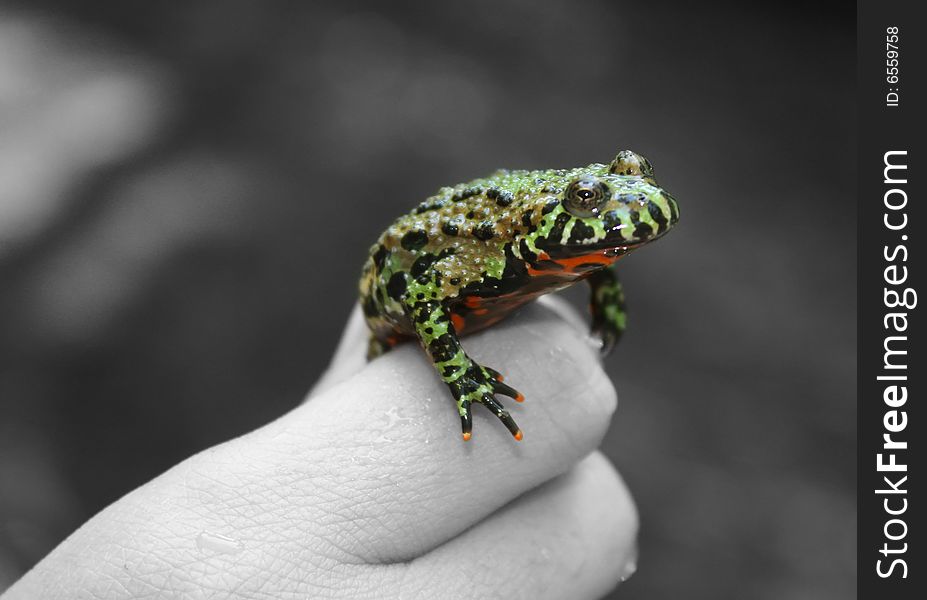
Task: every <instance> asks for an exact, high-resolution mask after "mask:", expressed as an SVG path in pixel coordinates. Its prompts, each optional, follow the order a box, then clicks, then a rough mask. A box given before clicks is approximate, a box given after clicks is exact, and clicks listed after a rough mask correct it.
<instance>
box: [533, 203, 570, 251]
mask: <svg viewBox="0 0 927 600" xmlns="http://www.w3.org/2000/svg"><path fill="white" fill-rule="evenodd" d="M572 218H573V217H571V216H570V214H569V213H565V212H563V213H560V214H559V215H557V219H556V220H555V221H554V226H553V227H551V228H550V232H549V233H548V234H547V237H541V238H538V239H537V240H536V241H535V242H534V245H535V246H537V247H538V248H540V249H542V250H549V249H553V248H556V247H559V246H560V238H562V237H563V228H564V227H566V224H567V223H569V222H570V219H572ZM542 222H543V221H542Z"/></svg>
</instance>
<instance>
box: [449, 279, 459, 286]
mask: <svg viewBox="0 0 927 600" xmlns="http://www.w3.org/2000/svg"><path fill="white" fill-rule="evenodd" d="M450 282H451V285H460V277H451V279H450Z"/></svg>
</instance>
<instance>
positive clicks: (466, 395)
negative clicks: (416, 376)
mask: <svg viewBox="0 0 927 600" xmlns="http://www.w3.org/2000/svg"><path fill="white" fill-rule="evenodd" d="M407 311H408V315H409V319H410V320H411V321H412V324H413V326H414V328H415V331H416V333H417V335H418V338H419V341H420V342H421V344H422V346H423V347H424V348H425V350H426V351H427V352H428V355H429V356H430V357H431V361H432V363H434V366H435V369H436V370H437V371H438V375H440V376H441V379H442V380H444V383H446V384H447V386H448V388H450V390H451V394H452V395H453V396H454V400H455V401H456V402H457V412H458V413H459V414H460V423H461V427H462V429H463V439H464V440H469V439H470V437H471V435H472V430H473V416H472V413H471V406H472V405H473V404H482V405H483V406H485V407H486V408H488V409H489V410H491V411H492V413H493V414H494V415H496V417H498V418H499V420H500V421H502V424H503V425H505V426H506V428H507V429H508V430H509V431H510V432H511V434H512V436H514V438H515V439H516V440H521V439H522V431H521V429H520V428H519V427H518V425H517V424H516V423H515V420H514V419H513V418H512V416H511V415H510V414H509V411H507V410H505V408H503V406H502V404H500V403H499V401H498V400H496V398H495V394H502V395H503V396H509V397H511V398H514V399H515V400H516V401H518V402H521V401H522V400H524V396H522V395H521V394H520V393H519V392H518V391H516V390H515V389H513V388H511V387H509V386H508V385H506V384H505V383H503V382H502V379H503V378H502V375H500V374H499V372H498V371H495V370H493V369H490V368H487V367H483V366H481V365H479V364H477V363H476V362H475V361H473V359H471V358H470V357H469V356H468V355H467V353H466V352H464V350H463V348H461V346H460V341H459V340H458V339H457V331H456V328H455V327H454V323H453V320H452V314H451V312H450V310H449V309H448V308H447V307H446V306H444V304H443V303H441V302H438V301H412V302H410V303H409V304H408V307H407Z"/></svg>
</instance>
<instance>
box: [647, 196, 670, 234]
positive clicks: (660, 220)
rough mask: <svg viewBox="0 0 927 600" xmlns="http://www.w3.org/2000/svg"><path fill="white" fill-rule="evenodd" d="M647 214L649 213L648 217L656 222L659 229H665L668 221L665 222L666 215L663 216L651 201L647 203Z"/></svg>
mask: <svg viewBox="0 0 927 600" xmlns="http://www.w3.org/2000/svg"><path fill="white" fill-rule="evenodd" d="M647 212H649V213H650V216H651V217H652V218H653V220H654V221H655V222H656V224H657V226H658V227H659V229H666V226H667V224H668V221H667V220H666V215H664V214H663V211H662V210H660V207H659V206H657V205H656V204H655V203H654V202H653V200H651V201H649V202H647Z"/></svg>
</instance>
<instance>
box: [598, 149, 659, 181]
mask: <svg viewBox="0 0 927 600" xmlns="http://www.w3.org/2000/svg"><path fill="white" fill-rule="evenodd" d="M608 172H609V173H611V174H612V175H631V176H635V177H646V178H650V179H653V167H652V166H651V165H650V161H649V160H647V159H646V158H644V157H643V156H641V155H640V154H638V153H637V152H632V151H630V150H622V151H621V152H619V153H618V155H617V156H616V157H615V160H613V161H612V162H611V164H609V165H608Z"/></svg>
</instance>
